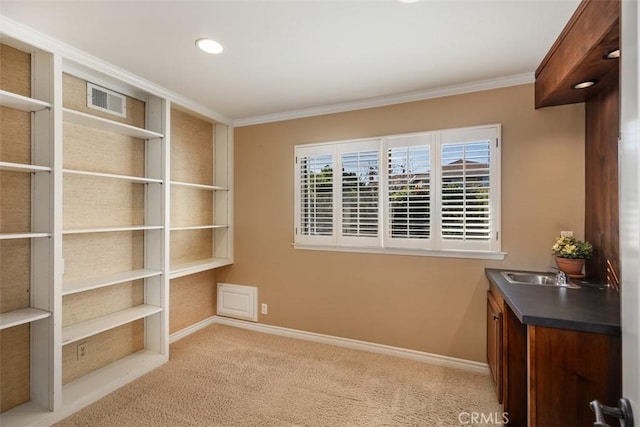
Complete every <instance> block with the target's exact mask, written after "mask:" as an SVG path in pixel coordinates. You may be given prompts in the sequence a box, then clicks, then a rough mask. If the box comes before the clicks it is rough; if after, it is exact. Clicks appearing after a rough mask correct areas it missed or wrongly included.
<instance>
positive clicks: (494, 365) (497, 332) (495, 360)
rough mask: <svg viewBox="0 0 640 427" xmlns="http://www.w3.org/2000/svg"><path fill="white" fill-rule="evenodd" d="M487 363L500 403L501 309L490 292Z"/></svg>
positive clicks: (488, 300)
mask: <svg viewBox="0 0 640 427" xmlns="http://www.w3.org/2000/svg"><path fill="white" fill-rule="evenodd" d="M487 363H488V364H489V370H490V371H491V377H492V378H493V383H494V385H495V388H496V395H497V396H498V402H500V403H502V309H501V308H500V306H499V305H498V303H497V302H496V299H495V297H494V296H493V293H492V292H491V291H488V292H487Z"/></svg>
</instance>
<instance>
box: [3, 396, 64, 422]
mask: <svg viewBox="0 0 640 427" xmlns="http://www.w3.org/2000/svg"><path fill="white" fill-rule="evenodd" d="M52 415H53V412H51V411H50V410H49V409H46V408H44V407H42V406H40V405H38V404H36V403H34V402H32V401H30V400H29V401H27V402H25V403H23V404H22V405H19V406H16V407H15V408H12V409H9V410H8V411H6V412H3V413H2V414H0V425H2V426H5V425H6V426H36V425H51V424H53V423H50V422H47V420H48V419H50V418H51V417H52Z"/></svg>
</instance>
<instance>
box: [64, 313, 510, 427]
mask: <svg viewBox="0 0 640 427" xmlns="http://www.w3.org/2000/svg"><path fill="white" fill-rule="evenodd" d="M461 412H464V413H469V414H470V413H473V412H475V413H484V414H486V415H487V416H488V415H489V414H492V413H494V414H495V413H496V412H498V413H500V412H501V409H500V406H499V405H498V402H497V400H496V398H495V394H494V393H493V388H492V384H491V379H490V378H489V377H488V376H485V375H479V374H474V373H469V372H466V371H461V370H457V369H452V368H443V367H438V366H432V365H427V364H424V363H420V362H415V361H411V360H405V359H400V358H395V357H390V356H383V355H379V354H374V353H367V352H361V351H355V350H349V349H345V348H340V347H334V346H330V345H324V344H317V343H312V342H307V341H300V340H295V339H291V338H283V337H278V336H274V335H268V334H262V333H258V332H252V331H247V330H243V329H238V328H232V327H228V326H222V325H213V326H210V327H207V328H205V329H202V330H200V331H198V332H196V333H195V334H192V335H190V336H188V337H186V338H184V339H182V340H180V341H177V342H175V343H173V344H172V345H171V358H170V361H169V362H168V363H167V364H165V365H163V366H162V367H160V368H158V369H156V370H154V371H152V372H151V373H149V374H147V375H145V376H143V377H141V378H139V379H138V380H136V381H134V382H132V383H130V384H128V385H126V386H124V387H122V388H121V389H119V390H117V391H115V392H113V393H111V394H110V395H108V396H106V397H105V398H103V399H101V400H99V401H98V402H96V403H94V404H92V405H90V406H88V407H86V408H85V409H83V410H81V411H79V412H77V413H75V414H73V415H72V416H70V417H68V418H66V419H64V420H62V421H61V422H60V423H58V424H56V425H57V426H65V427H68V426H83V427H85V426H92V427H99V426H105V427H107V426H108V427H118V426H127V427H132V426H153V427H158V426H171V427H175V426H332V427H334V426H429V427H430V426H459V425H468V424H470V422H469V420H470V418H469V416H467V415H465V414H463V416H462V418H459V414H460V413H461ZM460 420H462V424H461V422H460ZM474 425H481V424H474ZM491 425H494V424H491Z"/></svg>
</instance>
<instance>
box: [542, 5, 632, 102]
mask: <svg viewBox="0 0 640 427" xmlns="http://www.w3.org/2000/svg"><path fill="white" fill-rule="evenodd" d="M619 47H620V0H583V1H582V3H580V5H579V6H578V8H577V9H576V11H575V12H574V14H573V16H572V17H571V19H570V20H569V22H568V23H567V25H566V26H565V28H564V30H562V33H560V36H559V37H558V39H557V40H556V42H555V43H554V44H553V46H551V49H550V50H549V52H548V53H547V56H545V58H544V59H543V60H542V62H541V63H540V66H539V67H538V69H537V70H536V74H535V76H536V84H535V92H536V93H535V107H536V108H542V107H550V106H553V105H561V104H572V103H576V102H584V101H585V100H587V99H589V98H590V97H591V95H592V94H594V93H596V92H598V90H599V87H600V86H601V85H600V84H599V83H602V82H603V80H604V79H605V77H606V76H607V75H608V74H609V75H610V74H611V73H610V71H611V70H612V69H614V68H617V67H618V60H617V59H605V55H606V54H607V53H609V52H611V51H612V50H615V49H618V48H619ZM586 80H597V81H599V83H597V84H595V85H594V86H592V87H590V88H588V89H579V90H578V89H573V88H572V86H573V85H574V84H576V83H579V82H583V81H586Z"/></svg>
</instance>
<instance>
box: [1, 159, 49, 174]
mask: <svg viewBox="0 0 640 427" xmlns="http://www.w3.org/2000/svg"><path fill="white" fill-rule="evenodd" d="M0 170H3V171H10V172H27V173H28V172H51V168H50V167H49V166H36V165H27V164H24V163H11V162H0Z"/></svg>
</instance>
